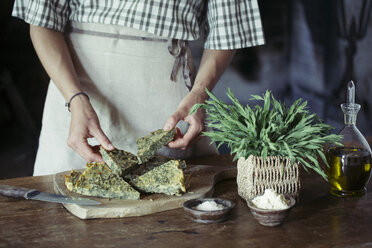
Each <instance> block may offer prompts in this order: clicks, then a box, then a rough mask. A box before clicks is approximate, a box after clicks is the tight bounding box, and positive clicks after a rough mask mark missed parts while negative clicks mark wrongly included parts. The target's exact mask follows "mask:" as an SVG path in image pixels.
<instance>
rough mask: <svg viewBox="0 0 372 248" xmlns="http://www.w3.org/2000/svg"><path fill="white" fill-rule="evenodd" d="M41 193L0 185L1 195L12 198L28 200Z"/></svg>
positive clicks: (34, 190)
mask: <svg viewBox="0 0 372 248" xmlns="http://www.w3.org/2000/svg"><path fill="white" fill-rule="evenodd" d="M35 193H36V194H37V193H39V191H38V190H36V189H27V188H22V187H15V186H10V185H5V184H0V194H1V195H5V196H10V197H23V198H26V199H28V198H29V196H32V195H35Z"/></svg>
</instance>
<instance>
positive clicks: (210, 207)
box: [195, 201, 225, 211]
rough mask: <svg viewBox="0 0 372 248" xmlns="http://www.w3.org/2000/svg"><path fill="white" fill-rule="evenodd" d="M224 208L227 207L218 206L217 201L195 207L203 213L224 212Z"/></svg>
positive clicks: (206, 202)
mask: <svg viewBox="0 0 372 248" xmlns="http://www.w3.org/2000/svg"><path fill="white" fill-rule="evenodd" d="M224 208H225V207H224V206H223V205H221V204H218V203H216V202H215V201H205V202H203V203H200V204H199V205H197V206H196V207H195V209H197V210H201V211H217V210H222V209H224Z"/></svg>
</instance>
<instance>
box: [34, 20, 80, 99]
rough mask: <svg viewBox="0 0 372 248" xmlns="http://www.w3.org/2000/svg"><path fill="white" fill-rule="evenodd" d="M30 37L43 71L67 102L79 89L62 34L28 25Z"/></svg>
mask: <svg viewBox="0 0 372 248" xmlns="http://www.w3.org/2000/svg"><path fill="white" fill-rule="evenodd" d="M30 35H31V40H32V43H33V45H34V48H35V50H36V53H37V55H38V57H39V59H40V61H41V63H42V65H43V67H44V69H45V70H46V72H47V73H48V75H49V77H50V78H51V79H52V80H53V82H54V83H55V84H56V86H57V88H58V89H59V91H60V92H61V93H62V95H63V97H64V98H65V100H66V101H68V100H69V99H70V97H71V96H72V95H73V94H75V93H77V92H79V91H81V88H80V83H79V80H78V77H77V74H76V71H75V68H74V65H73V62H72V60H71V56H70V53H69V50H68V48H67V45H66V42H65V39H64V37H63V34H62V33H61V32H58V31H54V30H51V29H48V28H44V27H38V26H34V25H30Z"/></svg>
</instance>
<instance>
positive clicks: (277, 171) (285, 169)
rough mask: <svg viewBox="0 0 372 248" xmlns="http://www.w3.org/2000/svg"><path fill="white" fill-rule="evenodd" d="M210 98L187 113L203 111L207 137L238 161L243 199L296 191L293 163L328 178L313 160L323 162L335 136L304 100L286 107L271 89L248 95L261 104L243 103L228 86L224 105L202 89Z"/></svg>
mask: <svg viewBox="0 0 372 248" xmlns="http://www.w3.org/2000/svg"><path fill="white" fill-rule="evenodd" d="M206 92H207V94H208V95H209V97H210V100H207V101H206V103H205V104H196V105H194V106H193V108H192V109H191V111H190V113H194V112H195V111H197V110H198V109H199V108H202V109H204V110H205V112H206V114H207V117H206V121H207V124H206V125H207V126H208V127H209V128H210V130H209V131H206V132H204V133H203V134H204V135H206V136H208V137H210V138H211V140H212V141H213V142H217V143H218V147H219V146H221V145H222V144H226V145H227V146H228V147H229V148H230V150H231V153H232V154H233V155H234V160H238V175H237V183H238V191H239V195H241V196H242V197H243V198H244V199H246V200H248V199H249V198H252V197H254V196H256V195H258V194H262V193H263V192H264V190H265V188H274V189H275V190H277V192H279V193H284V194H291V195H294V196H297V195H298V191H299V187H300V182H299V173H298V165H299V164H300V165H302V167H303V168H304V169H305V171H307V172H308V169H311V170H314V171H315V172H317V173H318V174H319V175H321V176H322V177H323V178H324V179H325V180H327V176H326V174H325V173H324V171H323V169H322V168H321V166H320V164H319V162H318V158H319V157H320V158H321V159H322V160H323V162H324V164H325V165H327V166H328V163H327V159H326V157H325V155H324V153H323V149H324V146H325V144H327V143H337V142H339V141H340V138H341V137H340V136H338V135H335V134H329V131H330V130H331V129H332V127H331V126H330V125H327V124H324V123H322V121H321V120H320V119H319V118H317V116H316V114H311V113H309V111H308V110H307V102H306V101H303V100H302V99H298V100H297V101H295V102H294V103H293V104H292V105H291V106H290V107H287V106H286V105H285V104H283V103H281V102H279V101H278V100H276V99H275V98H274V96H273V95H272V93H271V92H270V91H266V93H265V94H264V95H263V96H258V95H252V99H251V100H259V101H262V102H263V105H262V106H260V105H256V106H254V107H253V108H251V107H250V106H249V105H246V106H243V105H242V104H241V103H240V102H239V101H238V100H237V99H236V98H235V96H234V94H233V92H232V91H231V90H230V89H228V92H227V96H228V97H229V99H230V100H231V104H226V103H224V102H222V101H221V100H219V99H218V98H217V97H216V96H215V95H213V94H212V93H211V92H209V91H208V90H207V89H206Z"/></svg>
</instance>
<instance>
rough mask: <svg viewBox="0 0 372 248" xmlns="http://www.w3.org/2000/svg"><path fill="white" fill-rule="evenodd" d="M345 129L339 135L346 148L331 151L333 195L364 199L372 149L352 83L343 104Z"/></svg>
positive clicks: (331, 149) (329, 149)
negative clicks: (363, 131)
mask: <svg viewBox="0 0 372 248" xmlns="http://www.w3.org/2000/svg"><path fill="white" fill-rule="evenodd" d="M341 109H342V111H343V112H344V121H345V126H344V128H343V129H342V130H341V132H340V133H339V134H340V135H342V136H343V138H342V141H341V143H342V146H340V145H335V144H333V145H331V146H330V147H329V148H328V150H327V154H326V155H327V160H328V163H329V168H328V170H327V174H328V181H329V183H330V193H331V194H332V195H334V196H338V197H348V196H361V195H364V194H365V193H366V188H365V186H366V185H367V184H368V181H369V179H370V176H371V160H372V157H371V148H370V146H369V145H368V142H367V140H366V139H365V138H364V137H363V135H362V134H361V132H360V131H359V130H358V128H357V127H356V118H357V114H358V111H359V110H360V105H359V104H357V103H355V85H354V83H353V81H350V82H349V83H348V92H347V103H344V104H341Z"/></svg>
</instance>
